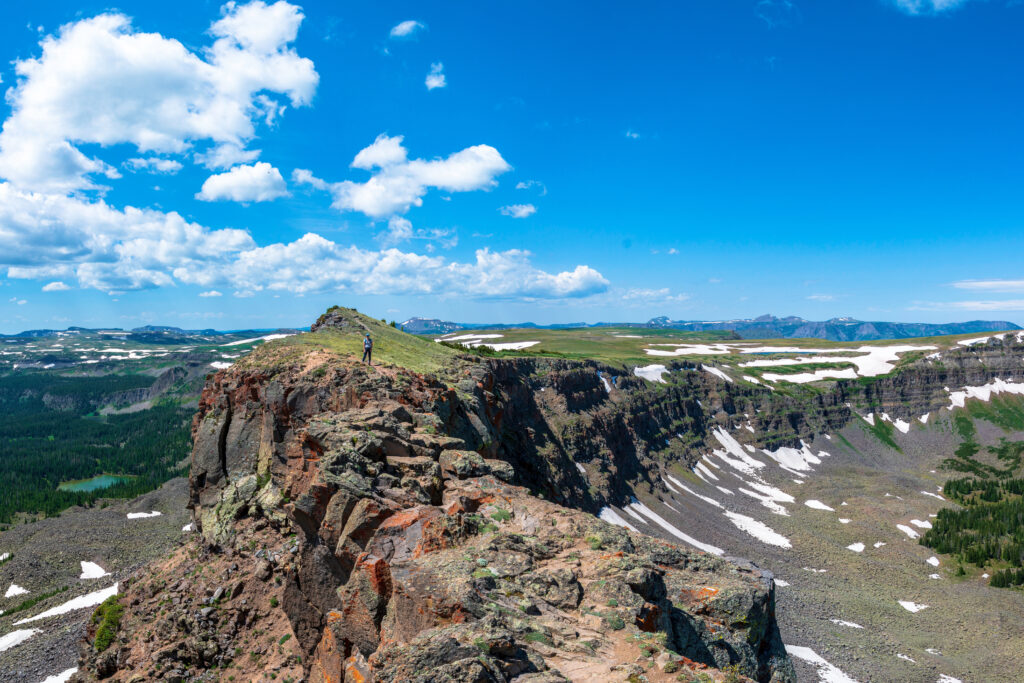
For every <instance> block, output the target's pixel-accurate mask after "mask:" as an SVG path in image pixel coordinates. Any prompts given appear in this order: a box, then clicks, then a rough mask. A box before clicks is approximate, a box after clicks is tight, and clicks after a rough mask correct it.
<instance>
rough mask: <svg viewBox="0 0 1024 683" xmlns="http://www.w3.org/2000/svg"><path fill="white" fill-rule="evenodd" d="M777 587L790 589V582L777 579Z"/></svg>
mask: <svg viewBox="0 0 1024 683" xmlns="http://www.w3.org/2000/svg"><path fill="white" fill-rule="evenodd" d="M775 585H776V586H782V587H783V588H788V587H789V582H788V581H783V580H782V579H780V578H778V577H776V579H775Z"/></svg>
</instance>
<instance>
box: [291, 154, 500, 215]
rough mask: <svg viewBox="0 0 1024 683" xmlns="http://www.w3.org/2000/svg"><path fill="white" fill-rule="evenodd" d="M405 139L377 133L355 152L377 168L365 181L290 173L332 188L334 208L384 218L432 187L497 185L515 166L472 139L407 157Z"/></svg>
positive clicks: (416, 202) (358, 162) (364, 164)
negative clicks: (460, 146)
mask: <svg viewBox="0 0 1024 683" xmlns="http://www.w3.org/2000/svg"><path fill="white" fill-rule="evenodd" d="M401 143H402V138H401V137H394V138H389V137H387V136H384V135H382V136H378V137H377V139H376V140H375V141H374V142H373V144H372V145H370V146H369V147H367V148H365V149H363V150H362V151H360V152H359V154H357V155H356V157H355V160H353V162H352V165H353V166H355V167H357V168H364V169H368V170H370V169H377V170H376V171H374V172H373V176H371V177H370V179H369V180H367V181H366V182H364V183H357V182H353V181H351V180H343V181H341V182H338V183H328V182H326V181H324V180H321V179H319V178H317V177H316V176H314V175H313V173H312V172H311V171H308V170H306V169H296V170H295V171H294V172H293V173H292V179H293V180H294V181H295V182H297V183H303V184H308V185H311V186H312V187H314V188H316V189H319V190H324V191H327V192H330V193H331V195H332V197H333V200H334V201H333V202H332V204H331V205H332V206H333V207H334V208H336V209H339V210H342V211H358V212H360V213H363V214H366V215H367V216H370V217H371V218H386V217H388V216H392V215H396V214H403V213H405V212H406V211H408V210H409V209H410V207H413V206H421V205H422V204H423V197H424V196H425V195H426V194H427V192H428V191H429V190H430V189H431V188H436V189H439V190H445V191H447V192H470V191H473V190H485V189H488V188H490V187H493V186H494V185H496V184H497V181H496V180H495V178H496V177H497V176H499V175H501V174H502V173H505V172H506V171H508V170H509V169H510V168H511V167H510V166H509V165H508V163H507V162H506V161H505V160H504V159H503V158H502V157H501V154H499V153H498V150H496V149H494V148H493V147H491V146H490V145H474V146H473V147H467V148H466V149H464V150H462V151H460V152H455V153H454V154H451V155H449V156H448V157H446V158H444V159H432V160H430V161H427V160H424V159H412V160H409V159H407V158H406V154H405V148H404V147H402V146H401Z"/></svg>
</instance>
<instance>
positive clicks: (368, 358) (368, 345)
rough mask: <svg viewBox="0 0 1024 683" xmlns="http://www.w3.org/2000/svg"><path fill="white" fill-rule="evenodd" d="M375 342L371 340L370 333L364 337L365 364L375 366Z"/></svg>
mask: <svg viewBox="0 0 1024 683" xmlns="http://www.w3.org/2000/svg"><path fill="white" fill-rule="evenodd" d="M372 356H373V340H372V339H370V333H369V332H367V333H366V336H365V337H363V362H364V363H369V364H370V365H373V358H372Z"/></svg>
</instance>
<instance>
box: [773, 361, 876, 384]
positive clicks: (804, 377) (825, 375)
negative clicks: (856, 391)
mask: <svg viewBox="0 0 1024 683" xmlns="http://www.w3.org/2000/svg"><path fill="white" fill-rule="evenodd" d="M844 360H845V359H844ZM856 378H857V371H856V370H854V369H853V368H843V369H842V370H829V369H826V370H817V371H815V372H800V373H797V374H795V375H780V374H778V373H776V372H766V373H764V374H763V375H761V379H764V380H767V381H769V382H792V383H793V384H807V383H808V382H818V381H820V380H823V379H856Z"/></svg>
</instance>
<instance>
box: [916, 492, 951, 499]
mask: <svg viewBox="0 0 1024 683" xmlns="http://www.w3.org/2000/svg"><path fill="white" fill-rule="evenodd" d="M921 493H923V494H924V495H926V496H931V497H932V498H938V499H939V500H946V499H945V498H943V497H942V496H940V495H939V494H937V493H932V492H931V491H921Z"/></svg>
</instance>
